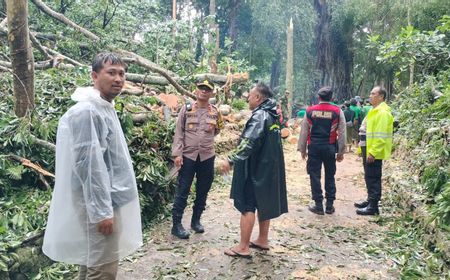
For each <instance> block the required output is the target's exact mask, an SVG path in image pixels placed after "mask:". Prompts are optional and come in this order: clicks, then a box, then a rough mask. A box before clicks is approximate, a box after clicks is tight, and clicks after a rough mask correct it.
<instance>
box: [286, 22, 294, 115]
mask: <svg viewBox="0 0 450 280" xmlns="http://www.w3.org/2000/svg"><path fill="white" fill-rule="evenodd" d="M286 45H287V51H286V91H287V92H288V96H287V108H288V115H287V117H288V118H291V117H292V101H293V100H292V97H293V91H294V87H293V74H294V24H293V23H292V18H291V20H290V21H289V26H288V28H287V43H286Z"/></svg>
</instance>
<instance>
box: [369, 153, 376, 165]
mask: <svg viewBox="0 0 450 280" xmlns="http://www.w3.org/2000/svg"><path fill="white" fill-rule="evenodd" d="M374 162H375V157H374V156H372V155H371V154H369V155H368V156H367V163H374Z"/></svg>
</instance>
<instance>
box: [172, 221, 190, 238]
mask: <svg viewBox="0 0 450 280" xmlns="http://www.w3.org/2000/svg"><path fill="white" fill-rule="evenodd" d="M171 233H172V234H173V235H175V236H176V237H178V238H180V239H188V238H189V232H188V231H187V230H185V229H184V227H183V225H182V224H181V223H178V224H174V225H173V226H172V230H171Z"/></svg>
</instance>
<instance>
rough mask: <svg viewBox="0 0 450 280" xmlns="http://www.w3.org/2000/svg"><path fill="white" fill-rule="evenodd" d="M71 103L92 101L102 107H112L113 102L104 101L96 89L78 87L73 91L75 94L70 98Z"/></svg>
mask: <svg viewBox="0 0 450 280" xmlns="http://www.w3.org/2000/svg"><path fill="white" fill-rule="evenodd" d="M71 98H72V100H73V101H76V102H85V101H92V102H96V103H98V104H100V105H103V106H108V107H113V106H114V101H112V102H111V103H110V102H108V101H106V100H104V99H103V98H102V97H101V96H100V91H99V90H98V89H95V88H94V87H79V88H77V89H76V90H75V92H74V93H73V94H72V96H71Z"/></svg>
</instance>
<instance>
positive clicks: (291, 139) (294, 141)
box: [287, 135, 298, 144]
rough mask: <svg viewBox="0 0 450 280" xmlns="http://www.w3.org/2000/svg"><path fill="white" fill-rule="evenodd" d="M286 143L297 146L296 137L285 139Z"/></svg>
mask: <svg viewBox="0 0 450 280" xmlns="http://www.w3.org/2000/svg"><path fill="white" fill-rule="evenodd" d="M287 141H288V142H289V143H291V144H297V142H298V138H297V136H294V135H291V136H289V137H288V138H287Z"/></svg>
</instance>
